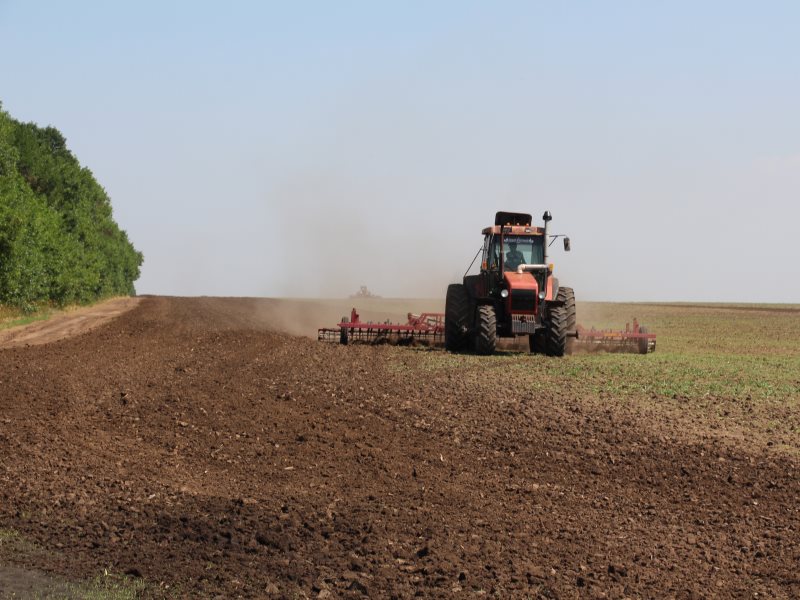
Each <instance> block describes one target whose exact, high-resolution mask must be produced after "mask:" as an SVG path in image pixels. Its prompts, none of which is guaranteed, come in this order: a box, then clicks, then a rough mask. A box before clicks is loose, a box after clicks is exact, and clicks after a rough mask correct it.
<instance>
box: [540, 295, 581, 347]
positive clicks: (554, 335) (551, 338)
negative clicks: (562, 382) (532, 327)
mask: <svg viewBox="0 0 800 600" xmlns="http://www.w3.org/2000/svg"><path fill="white" fill-rule="evenodd" d="M556 301H557V302H558V303H559V304H558V305H557V306H553V307H551V308H550V309H549V311H548V313H549V314H548V321H549V327H548V328H547V333H546V334H545V354H547V355H548V356H564V354H566V353H567V352H568V350H569V346H570V345H571V344H569V341H571V339H572V338H568V337H567V333H572V332H573V331H575V327H576V323H577V316H576V311H575V292H574V291H573V290H572V288H568V287H561V288H559V289H558V296H556Z"/></svg>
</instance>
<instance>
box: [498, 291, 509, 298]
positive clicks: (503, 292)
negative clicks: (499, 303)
mask: <svg viewBox="0 0 800 600" xmlns="http://www.w3.org/2000/svg"><path fill="white" fill-rule="evenodd" d="M500 297H501V298H508V290H500Z"/></svg>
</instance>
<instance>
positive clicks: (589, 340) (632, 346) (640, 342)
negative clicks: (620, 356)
mask: <svg viewBox="0 0 800 600" xmlns="http://www.w3.org/2000/svg"><path fill="white" fill-rule="evenodd" d="M576 333H577V336H576V337H575V340H574V341H573V342H572V347H573V349H578V348H580V349H583V350H588V351H606V352H635V353H639V354H647V353H648V352H655V350H656V334H655V333H649V332H648V331H647V329H646V328H644V327H641V326H640V325H639V322H638V321H637V320H636V319H634V320H633V327H631V325H630V323H625V330H624V331H615V330H613V329H595V328H594V327H592V328H591V329H585V328H583V327H581V326H580V325H578V327H577V332H576Z"/></svg>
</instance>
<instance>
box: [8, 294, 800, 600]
mask: <svg viewBox="0 0 800 600" xmlns="http://www.w3.org/2000/svg"><path fill="white" fill-rule="evenodd" d="M287 305H288V303H287ZM433 308H436V307H433ZM612 308H613V307H612ZM612 308H608V307H603V306H602V305H599V306H596V307H594V308H591V307H590V310H593V311H594V312H595V314H596V316H597V319H598V324H601V325H602V324H605V322H604V321H603V320H612V317H611V316H610V315H611V313H610V312H608V311H611V312H613V310H612ZM614 310H617V309H614ZM620 310H625V311H627V310H628V307H624V308H623V309H620ZM604 311H605V312H604ZM643 311H644V312H645V313H646V312H647V311H649V312H650V316H651V319H650V321H647V320H646V319H643V322H648V323H650V324H653V323H652V322H653V321H656V323H654V325H656V327H654V329H655V330H656V331H657V332H658V334H659V352H657V353H656V354H653V355H648V356H638V355H630V356H628V355H587V356H572V357H566V358H564V359H560V360H559V359H548V358H544V357H541V356H531V355H527V354H519V353H511V352H509V353H501V354H499V355H497V356H493V357H488V358H485V357H484V358H481V357H474V356H466V355H451V354H448V353H445V352H443V351H441V350H427V349H423V348H409V347H402V348H401V347H389V346H347V347H344V346H339V345H334V344H322V343H318V342H316V341H315V340H312V339H309V338H307V337H294V336H292V335H289V334H285V333H277V332H276V331H277V330H284V331H287V330H289V331H294V333H304V332H305V331H304V330H301V329H298V327H300V325H298V320H297V319H294V318H293V317H292V319H293V320H292V321H291V322H284V321H283V320H282V319H283V318H284V315H285V314H286V312H282V311H281V310H280V306H278V305H277V304H275V301H272V302H270V301H260V300H247V299H214V298H196V299H180V298H161V297H152V298H145V299H143V300H142V301H141V302H140V303H139V304H138V305H137V306H136V307H135V308H133V309H132V310H130V311H129V312H126V313H124V314H122V315H121V316H119V317H118V318H116V319H114V320H113V321H110V322H107V323H105V324H103V325H101V326H99V327H97V328H95V329H93V330H91V331H89V332H86V333H84V334H81V335H77V336H74V337H70V338H68V339H63V340H60V341H56V342H53V343H49V344H44V345H38V346H30V347H13V348H6V349H3V350H0V560H2V562H3V563H5V565H6V566H13V567H14V568H16V569H18V568H20V567H22V568H25V569H29V570H36V571H37V572H46V573H50V574H54V575H56V576H58V577H59V578H64V579H66V580H79V579H85V578H91V577H93V576H96V575H98V574H99V573H102V572H103V570H104V569H107V570H108V571H110V572H114V573H119V574H126V573H127V574H128V575H130V576H131V577H133V578H136V579H137V580H138V579H139V578H141V580H142V581H143V582H144V583H145V589H144V592H143V594H144V595H145V596H161V595H167V596H170V595H174V596H176V597H198V596H199V597H221V598H235V597H247V598H250V597H252V598H260V597H275V598H282V597H285V598H298V597H301V598H302V597H312V598H317V597H320V598H326V597H327V598H339V597H343V598H347V597H353V598H358V597H366V596H369V597H375V598H383V597H387V598H389V597H396V598H409V597H414V596H421V597H430V598H438V597H443V598H449V597H465V598H468V597H480V596H489V597H500V598H524V597H545V598H573V597H592V598H594V597H609V598H622V597H673V596H674V597H679V598H694V597H709V596H712V597H713V596H718V597H748V598H751V597H754V596H755V595H756V594H757V595H758V596H759V597H770V598H796V597H800V575H798V570H797V567H798V565H799V564H800V481H798V448H800V444H798V437H800V423H798V399H799V398H800V369H798V370H795V369H797V368H798V356H799V355H798V349H797V345H798V343H800V342H798V333H800V312H798V311H797V310H795V309H788V310H787V311H786V312H776V311H772V312H771V311H769V310H768V309H764V310H756V309H742V310H734V309H733V308H731V309H716V308H712V307H709V308H704V307H688V306H685V307H649V308H646V309H643ZM330 312H331V315H332V316H333V318H332V319H331V318H329V317H330V316H331V315H327V314H326V315H325V318H322V319H320V318H319V317H318V318H317V320H321V322H318V323H316V322H315V323H305V324H303V325H302V328H305V329H306V330H309V331H313V329H314V327H316V326H317V325H327V324H331V323H332V322H335V321H336V320H338V318H337V317H338V316H339V315H340V314H344V312H346V311H341V310H339V307H338V306H336V307H332V308H331V309H330ZM606 313H608V314H606ZM626 314H627V315H630V313H626ZM639 316H640V318H641V317H643V316H644V317H647V314H644V315H642V314H641V313H640V315H639ZM687 322H688V323H693V325H692V328H691V329H689V328H687V326H686V323H687ZM731 323H732V324H731ZM623 324H624V321H623ZM715 324H716V325H715ZM726 324H729V325H726ZM756 324H757V327H756ZM751 325H752V326H753V327H754V328H758V329H760V330H763V329H764V328H765V327H766V328H767V329H769V328H774V330H775V332H776V333H775V334H774V335H771V337H770V338H769V340H768V341H767V342H764V343H763V344H762V343H761V342H758V341H757V340H754V338H750V337H742V336H743V334H745V335H746V334H747V332H748V331H749V329H748V327H750V326H751ZM726 327H727V328H726ZM709 331H711V332H712V333H711V336H712V337H711V338H709V333H708V332H709ZM713 332H717V333H716V334H714V333H713ZM720 332H721V333H720ZM734 332H736V333H734ZM777 332H782V333H781V334H779V333H777ZM670 335H671V336H672V338H671V341H670ZM713 335H718V336H720V337H719V339H718V340H717V341H716V342H715V341H714V340H713ZM781 336H783V337H781ZM750 369H752V373H751V372H750V371H749V370H750ZM765 374H766V375H765ZM4 532H5V534H4ZM3 535H5V538H4V537H3ZM12 538H13V539H12ZM4 539H6V541H5V542H4V541H3V540H4ZM8 540H12V541H8ZM12 547H13V551H11V550H10V549H11V548H12ZM4 548H5V550H4ZM15 572H17V571H15ZM59 580H60V581H61V580H62V579H59ZM1 581H2V580H1V579H0V582H1ZM0 585H2V584H1V583H0Z"/></svg>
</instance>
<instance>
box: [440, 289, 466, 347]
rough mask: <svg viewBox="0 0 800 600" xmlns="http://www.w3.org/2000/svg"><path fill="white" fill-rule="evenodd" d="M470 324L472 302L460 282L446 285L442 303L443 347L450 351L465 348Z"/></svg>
mask: <svg viewBox="0 0 800 600" xmlns="http://www.w3.org/2000/svg"><path fill="white" fill-rule="evenodd" d="M471 325H472V302H471V300H470V297H469V294H468V293H467V288H465V287H464V286H463V285H462V284H460V283H453V284H451V285H448V286H447V298H446V300H445V304H444V347H445V348H446V349H447V350H449V351H450V352H459V351H461V350H465V349H466V348H467V345H468V344H469V330H470V326H471Z"/></svg>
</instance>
